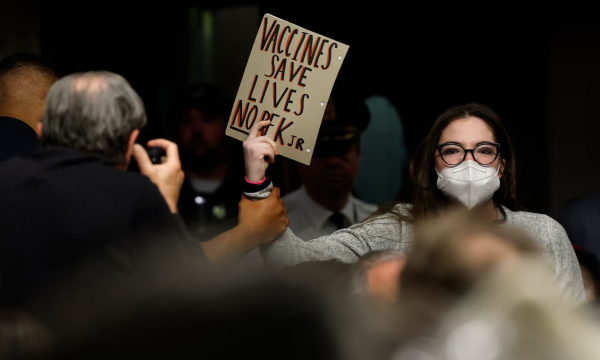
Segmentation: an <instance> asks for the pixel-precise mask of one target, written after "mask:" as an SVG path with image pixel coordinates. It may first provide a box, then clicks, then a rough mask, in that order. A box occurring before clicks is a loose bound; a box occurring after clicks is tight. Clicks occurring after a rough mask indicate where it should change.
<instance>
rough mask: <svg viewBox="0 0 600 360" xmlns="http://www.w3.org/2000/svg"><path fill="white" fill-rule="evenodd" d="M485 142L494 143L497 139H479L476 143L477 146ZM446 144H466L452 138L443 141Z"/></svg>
mask: <svg viewBox="0 0 600 360" xmlns="http://www.w3.org/2000/svg"><path fill="white" fill-rule="evenodd" d="M483 143H492V144H496V142H495V141H490V140H480V141H477V142H476V143H475V144H476V145H475V146H477V145H480V144H483ZM444 144H458V145H461V146H463V147H464V146H465V144H464V143H462V142H460V141H452V140H450V141H446V142H443V143H440V145H444Z"/></svg>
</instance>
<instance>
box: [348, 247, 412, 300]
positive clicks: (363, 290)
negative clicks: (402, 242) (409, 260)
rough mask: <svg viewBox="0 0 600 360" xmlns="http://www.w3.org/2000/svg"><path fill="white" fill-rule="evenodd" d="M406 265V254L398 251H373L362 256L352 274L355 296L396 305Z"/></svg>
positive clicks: (355, 264)
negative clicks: (401, 276)
mask: <svg viewBox="0 0 600 360" xmlns="http://www.w3.org/2000/svg"><path fill="white" fill-rule="evenodd" d="M405 264H406V256H405V254H404V253H402V252H400V251H397V250H379V251H373V252H370V253H368V254H366V255H363V256H361V257H360V259H358V261H357V262H356V263H354V266H353V272H352V285H353V289H354V293H355V295H357V296H359V297H360V298H365V299H370V300H372V301H374V302H375V303H379V304H384V305H389V304H393V303H395V302H396V301H397V300H398V294H399V292H400V274H401V273H402V269H403V268H404V265H405Z"/></svg>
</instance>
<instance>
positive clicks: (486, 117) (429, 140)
mask: <svg viewBox="0 0 600 360" xmlns="http://www.w3.org/2000/svg"><path fill="white" fill-rule="evenodd" d="M466 117H477V118H480V119H481V120H483V121H484V122H485V123H486V124H487V125H488V126H489V127H490V128H491V130H492V133H493V134H494V138H495V141H496V142H497V143H499V144H500V146H501V147H502V150H501V152H500V157H501V160H504V162H505V163H504V171H503V172H502V178H501V179H500V188H499V189H498V191H496V192H495V193H494V196H493V199H494V204H495V205H496V206H497V207H498V208H499V210H500V211H501V212H502V214H503V215H505V214H504V211H503V210H502V206H506V207H507V208H508V209H510V210H513V211H516V210H520V209H521V206H520V205H519V203H518V201H517V195H516V181H515V159H514V151H513V147H512V144H511V142H510V139H509V137H508V133H507V131H506V129H505V128H504V125H503V124H502V121H501V120H500V118H499V117H498V115H496V113H495V112H494V111H493V110H492V109H490V108H488V107H487V106H485V105H481V104H477V103H469V104H466V105H456V106H453V107H451V108H450V109H448V110H446V112H444V113H443V114H442V115H440V116H439V117H438V118H437V119H436V120H435V122H434V123H433V126H432V127H431V130H429V134H427V136H426V137H425V139H424V140H423V142H421V144H420V145H419V147H418V148H417V150H416V152H415V154H414V155H413V157H412V159H411V162H410V169H409V172H410V178H411V180H412V182H413V186H414V190H413V208H412V217H413V219H414V220H420V219H423V218H427V217H430V216H432V215H435V214H437V213H438V212H439V211H440V210H442V209H445V208H447V207H448V205H449V204H450V200H448V199H447V198H446V197H445V196H444V194H443V193H442V192H441V191H440V190H438V188H437V174H436V172H435V168H434V154H435V150H436V146H437V145H438V141H439V140H440V137H441V135H442V132H443V131H444V129H445V128H446V127H447V126H448V125H449V124H450V123H451V122H453V121H454V120H458V119H464V118H466Z"/></svg>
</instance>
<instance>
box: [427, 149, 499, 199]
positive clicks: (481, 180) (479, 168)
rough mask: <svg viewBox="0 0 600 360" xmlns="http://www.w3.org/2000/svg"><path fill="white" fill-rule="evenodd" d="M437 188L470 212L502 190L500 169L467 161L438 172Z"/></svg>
mask: <svg viewBox="0 0 600 360" xmlns="http://www.w3.org/2000/svg"><path fill="white" fill-rule="evenodd" d="M435 171H436V173H437V174H438V179H437V187H438V189H440V191H441V192H443V193H444V195H446V197H448V198H449V199H451V200H454V201H458V202H459V203H461V204H463V205H465V206H466V207H467V208H469V210H471V209H472V208H474V207H475V206H477V205H479V204H481V203H483V202H485V201H486V200H488V199H490V198H491V197H492V196H493V195H494V193H495V192H496V191H497V190H498V189H499V188H500V178H499V177H498V172H499V171H500V166H498V169H496V168H494V167H493V166H483V165H479V163H477V162H476V161H473V160H467V161H464V162H463V163H461V164H459V165H457V166H454V167H446V168H444V169H442V171H440V172H438V171H437V169H436V170H435Z"/></svg>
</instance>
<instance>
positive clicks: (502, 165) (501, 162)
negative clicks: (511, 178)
mask: <svg viewBox="0 0 600 360" xmlns="http://www.w3.org/2000/svg"><path fill="white" fill-rule="evenodd" d="M505 165H506V160H504V159H502V161H500V171H498V178H499V179H502V174H504V166H505Z"/></svg>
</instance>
